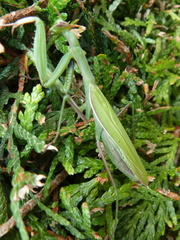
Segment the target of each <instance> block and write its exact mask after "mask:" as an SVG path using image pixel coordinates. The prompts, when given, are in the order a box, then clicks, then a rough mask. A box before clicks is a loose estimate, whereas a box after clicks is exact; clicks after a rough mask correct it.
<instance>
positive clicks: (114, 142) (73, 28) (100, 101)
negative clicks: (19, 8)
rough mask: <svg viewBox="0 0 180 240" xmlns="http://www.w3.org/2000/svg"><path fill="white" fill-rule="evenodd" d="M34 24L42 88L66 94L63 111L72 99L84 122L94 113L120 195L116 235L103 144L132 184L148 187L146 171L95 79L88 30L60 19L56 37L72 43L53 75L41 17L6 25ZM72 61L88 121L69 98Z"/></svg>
mask: <svg viewBox="0 0 180 240" xmlns="http://www.w3.org/2000/svg"><path fill="white" fill-rule="evenodd" d="M32 22H35V26H36V31H35V37H34V46H33V49H32V50H29V52H28V56H29V58H30V59H31V60H32V61H33V63H34V65H35V67H36V69H37V72H38V75H39V79H40V82H41V84H42V86H43V87H45V88H49V87H51V86H54V87H55V88H56V89H57V91H58V93H59V94H60V95H61V96H62V95H64V97H63V102H62V106H61V109H63V107H64V104H65V101H66V100H68V102H69V104H70V105H71V106H72V107H73V108H74V109H75V111H76V112H77V113H78V114H79V115H80V116H81V118H82V119H83V120H84V121H85V120H86V119H89V118H90V116H91V112H92V113H93V116H94V122H95V134H96V142H97V147H98V149H99V152H100V155H101V158H102V160H103V162H104V165H105V168H106V170H107V172H108V174H109V177H110V180H111V182H112V185H113V187H114V190H115V195H116V216H115V223H114V232H115V229H116V226H117V219H118V217H117V215H118V193H117V188H116V185H115V182H114V179H113V177H112V175H111V172H110V170H109V167H108V165H107V163H106V160H105V157H104V154H103V152H102V149H101V145H100V141H101V142H103V144H104V147H105V150H106V152H107V154H108V156H109V158H110V160H111V161H112V163H113V164H114V165H115V166H116V168H117V169H119V170H120V171H121V172H123V173H124V174H125V175H126V176H127V177H129V178H130V179H131V180H132V181H135V182H137V183H140V184H143V185H145V186H148V178H147V173H146V170H145V168H144V166H143V164H142V162H141V160H140V157H139V156H138V154H137V152H136V150H135V148H134V146H133V144H132V142H131V140H130V138H129V136H128V135H127V133H126V131H125V129H124V127H123V126H122V124H121V122H120V121H119V119H118V117H117V116H116V114H115V112H114V110H113V109H112V107H111V105H110V104H109V102H108V101H107V99H106V98H105V96H104V95H103V93H102V92H101V90H100V89H99V87H98V86H97V85H96V83H95V78H94V76H93V74H92V72H91V70H90V67H89V65H88V62H87V59H86V57H85V54H84V51H83V49H82V48H81V46H80V44H79V41H78V34H79V33H81V32H82V31H83V30H84V29H83V27H82V26H79V25H76V24H69V23H67V22H65V21H63V20H60V21H59V22H58V23H57V24H55V25H54V26H53V27H52V28H51V29H50V32H51V33H52V34H56V35H60V34H62V35H63V36H64V38H65V39H66V40H67V42H68V44H69V50H68V52H67V53H65V54H64V55H63V57H62V58H61V59H60V61H59V63H58V65H57V66H56V68H55V70H54V71H53V72H52V71H51V70H50V69H49V68H48V62H47V47H46V34H45V28H44V23H43V22H42V20H41V19H39V18H38V17H26V18H22V19H20V20H18V21H16V22H15V23H11V24H6V25H4V26H13V28H12V32H13V31H14V29H15V28H17V27H18V26H20V25H23V24H27V23H32ZM72 59H74V60H75V61H76V63H77V65H78V67H79V69H80V72H81V75H82V78H83V83H84V90H85V100H86V118H85V117H84V115H83V114H82V113H81V112H80V111H79V109H78V107H77V106H76V104H75V103H74V102H73V100H72V99H71V98H70V97H69V95H68V91H69V89H70V86H71V82H72V74H73V65H72V64H71V63H72V62H71V60H72ZM67 68H69V69H70V71H69V72H70V75H71V77H70V78H68V81H67V82H65V83H64V84H63V83H62V82H61V80H60V79H59V78H60V76H61V75H62V74H63V72H64V71H65V70H66V69H67ZM61 119H62V111H61V112H60V117H59V123H61ZM59 130H60V124H59V126H58V129H57V133H58V132H59ZM57 137H58V134H57V135H56V137H55V139H54V140H56V139H57ZM113 234H114V233H113Z"/></svg>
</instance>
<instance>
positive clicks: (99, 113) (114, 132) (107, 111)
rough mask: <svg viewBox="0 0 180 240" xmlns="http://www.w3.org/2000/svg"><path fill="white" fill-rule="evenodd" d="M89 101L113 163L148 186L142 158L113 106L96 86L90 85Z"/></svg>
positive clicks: (132, 177)
mask: <svg viewBox="0 0 180 240" xmlns="http://www.w3.org/2000/svg"><path fill="white" fill-rule="evenodd" d="M89 100H90V104H91V107H92V110H93V114H94V117H95V122H96V125H97V126H96V127H97V128H98V127H100V129H97V131H98V132H99V131H101V138H102V141H103V143H104V146H105V149H106V151H107V153H108V155H109V157H110V158H111V161H112V162H113V163H114V165H115V166H116V167H117V168H118V169H119V170H120V171H122V172H123V173H124V174H125V175H127V176H128V177H129V178H130V179H131V180H133V181H138V182H141V183H142V184H144V185H146V186H147V185H148V179H147V173H146V170H145V168H144V166H143V164H142V162H141V160H140V157H139V156H138V154H137V152H136V150H135V148H134V146H133V144H132V142H131V140H130V138H129V136H128V135H127V133H126V131H125V129H124V127H123V126H122V124H121V122H120V121H119V119H118V117H117V116H116V114H115V112H114V111H113V109H112V107H111V105H110V104H109V102H108V101H107V99H106V98H105V97H104V95H103V94H102V92H101V90H100V89H99V88H98V87H97V86H96V85H94V84H90V85H89ZM99 133H100V132H99Z"/></svg>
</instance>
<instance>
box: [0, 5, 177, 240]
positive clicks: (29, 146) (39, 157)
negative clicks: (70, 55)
mask: <svg viewBox="0 0 180 240" xmlns="http://www.w3.org/2000/svg"><path fill="white" fill-rule="evenodd" d="M78 2H79V3H81V6H80V7H79V5H78V3H72V1H69V0H66V1H55V0H51V1H48V7H47V8H46V9H45V11H44V12H43V13H47V14H43V20H44V22H45V24H46V27H47V28H46V29H48V28H50V27H52V25H53V24H54V22H55V21H56V20H58V19H59V15H58V12H59V13H60V14H61V15H60V16H61V18H63V19H67V21H70V22H72V21H73V20H74V19H79V22H78V24H80V25H84V26H86V28H87V29H88V30H87V31H85V32H83V33H82V37H81V38H80V42H81V46H82V48H83V49H84V50H85V51H86V57H87V59H88V63H89V65H90V68H91V70H92V72H93V74H94V76H95V79H96V84H97V85H98V86H99V87H100V88H101V89H102V92H103V93H104V95H105V96H106V98H107V99H108V100H109V102H110V104H111V105H112V106H113V108H114V110H115V112H116V113H117V114H118V113H119V112H120V109H121V108H123V107H124V106H125V105H126V104H128V103H129V102H132V104H131V105H130V106H129V107H128V109H126V111H125V112H124V113H123V114H122V115H121V116H120V119H121V122H122V124H123V126H124V127H125V129H126V131H127V133H128V135H129V136H130V138H131V139H132V141H133V144H134V146H135V147H136V149H137V151H138V154H139V155H140V157H141V160H142V162H143V164H144V166H145V168H146V170H147V171H148V175H149V176H151V178H154V180H152V182H149V188H145V187H143V186H137V185H134V184H133V183H132V182H131V181H130V180H129V179H128V178H127V177H125V176H124V175H123V174H122V173H120V172H119V171H117V169H116V168H115V166H114V165H113V164H112V163H110V161H109V159H108V156H105V157H106V159H107V162H108V165H109V167H110V170H111V172H112V174H113V177H114V180H115V182H116V185H117V192H118V199H119V216H118V218H119V219H118V220H119V221H118V226H117V230H116V234H115V239H124V240H126V239H132V240H136V239H138V240H139V239H143V240H153V239H157V240H159V239H165V238H167V239H168V238H169V239H171V238H174V239H180V224H179V223H178V222H179V211H180V205H179V195H180V191H179V178H180V171H179V167H178V166H179V152H178V151H177V149H178V146H179V126H180V94H179V86H180V77H179V73H180V71H179V59H180V54H179V50H180V41H179V33H180V28H179V21H180V20H179V15H178V8H176V7H175V5H176V4H178V3H177V1H167V2H166V1H155V2H154V3H153V2H151V3H150V1H145V0H138V1H132V0H128V1H121V0H114V1H105V0H101V1H100V2H98V1H94V2H91V1H85V2H82V1H81V2H80V1H78ZM30 4H32V3H31V2H28V1H14V2H13V1H3V2H2V3H1V12H2V14H3V13H8V12H10V11H12V10H16V9H23V8H25V7H26V6H29V5H30ZM40 14H41V13H40ZM127 16H128V17H127ZM29 29H30V28H28V27H27V26H26V27H24V30H22V29H21V30H18V31H15V33H14V35H13V37H12V36H11V34H10V30H9V29H7V28H5V29H3V30H2V31H1V33H0V34H1V36H2V37H1V38H2V43H3V44H5V45H6V48H7V49H8V47H9V49H10V50H12V49H16V51H17V49H19V50H18V51H20V52H18V53H16V54H15V56H16V57H13V58H12V56H11V55H10V53H9V51H7V52H5V53H4V54H2V58H3V59H2V63H3V64H2V65H1V66H0V85H1V87H0V157H1V162H0V164H1V168H0V170H1V175H2V176H3V177H2V178H1V180H2V181H1V184H0V192H1V199H0V209H1V214H0V223H1V224H2V223H3V222H5V221H6V220H7V217H8V216H11V215H13V217H14V218H15V219H16V226H17V227H18V230H17V229H15V230H14V231H15V235H16V237H15V235H14V238H15V239H23V240H24V239H53V240H54V239H57V237H64V238H68V237H71V238H78V239H88V238H89V239H105V238H107V235H108V236H110V238H111V236H113V222H114V218H115V200H116V194H115V193H114V188H113V187H112V186H111V183H110V181H109V179H108V176H107V173H106V172H105V171H104V165H103V163H102V161H101V159H99V156H98V151H97V147H96V143H95V133H94V132H95V127H94V122H93V121H92V122H88V123H84V122H82V121H81V120H80V119H79V118H78V116H77V114H76V113H75V112H74V110H73V109H72V108H71V106H70V105H69V104H66V107H65V110H64V112H63V116H62V124H61V129H60V132H59V135H58V138H57V141H56V142H55V143H54V144H53V145H54V146H55V147H56V148H57V149H58V152H56V151H53V150H52V151H49V150H48V151H46V152H43V150H44V148H45V146H46V144H48V143H49V142H51V140H53V139H54V137H55V134H56V129H57V125H58V120H59V110H60V109H61V103H62V96H63V94H62V95H59V93H58V92H57V90H56V89H55V88H48V89H42V86H41V85H40V84H39V80H38V79H37V76H38V74H37V71H36V70H35V68H34V67H33V65H32V62H30V61H29V63H28V64H29V72H28V74H29V76H30V79H28V81H27V83H25V84H24V90H23V92H19V91H18V83H17V79H18V78H19V73H20V70H19V69H20V65H19V64H18V63H19V59H20V57H21V54H22V51H24V50H25V49H26V47H25V46H28V45H27V42H26V40H25V37H27V36H28V38H31V36H32V35H33V31H32V30H31V29H30V30H29ZM105 31H109V34H110V35H111V36H110V35H107V34H105ZM106 33H107V32H106ZM89 36H91V37H89ZM12 39H13V40H12ZM31 42H33V39H32V41H31ZM120 43H121V45H118V44H120ZM47 46H48V47H47V49H48V51H47V52H48V59H47V61H48V67H49V69H52V70H53V69H54V68H55V66H56V65H57V64H58V62H59V60H60V58H61V57H62V56H63V54H64V53H66V52H67V49H68V46H67V43H66V41H65V39H64V38H63V37H62V36H59V37H57V36H56V37H55V36H49V35H48V37H47ZM28 54H29V55H31V54H32V53H31V52H29V53H28ZM4 59H8V61H7V62H4ZM31 60H32V61H33V59H31ZM128 60H131V62H130V61H128ZM64 76H65V75H64V74H63V75H62V76H61V77H60V79H61V81H62V82H63V83H64V81H65V79H66V77H64ZM31 78H32V79H37V80H32V79H31ZM73 78H74V81H73V83H72V86H71V89H70V91H69V95H71V96H72V98H73V100H74V101H75V102H76V103H77V104H78V106H80V105H82V106H80V108H81V109H82V110H84V105H83V103H84V88H83V86H82V85H83V82H82V76H81V75H80V71H79V70H78V69H77V67H76V66H75V72H74V76H73ZM63 169H65V170H66V171H67V172H68V177H67V178H66V180H65V181H64V182H63V183H62V186H60V188H59V189H58V190H57V191H58V193H57V192H56V193H53V196H49V194H48V191H49V188H50V183H51V180H53V179H54V177H55V175H56V174H58V173H59V172H60V171H61V170H63ZM39 174H43V175H45V176H47V178H46V183H45V186H44V191H43V193H44V195H43V196H44V198H43V201H39V200H37V199H35V198H34V197H33V195H32V194H31V196H30V197H31V198H34V200H35V201H36V202H37V205H38V206H37V208H35V209H34V210H32V211H31V213H28V215H27V216H26V217H25V219H24V222H23V219H22V217H21V216H20V210H19V209H20V207H21V206H22V205H23V203H24V202H25V201H26V200H28V199H29V197H28V196H26V197H25V196H24V197H25V199H23V200H19V199H17V198H18V193H19V191H20V190H21V189H22V188H23V187H24V186H26V185H28V186H30V185H33V181H34V177H35V176H37V175H39ZM9 189H10V193H9ZM20 192H21V191H20ZM15 197H16V198H15ZM7 199H10V200H7ZM15 200H16V201H15ZM9 201H10V203H9ZM8 205H10V209H9V207H8ZM27 225H28V226H30V227H31V230H30V231H32V233H35V234H34V236H31V237H30V236H28V233H27V231H26V226H27ZM17 232H19V233H20V235H21V238H20V236H19V235H17ZM51 233H53V234H56V235H55V236H54V235H51Z"/></svg>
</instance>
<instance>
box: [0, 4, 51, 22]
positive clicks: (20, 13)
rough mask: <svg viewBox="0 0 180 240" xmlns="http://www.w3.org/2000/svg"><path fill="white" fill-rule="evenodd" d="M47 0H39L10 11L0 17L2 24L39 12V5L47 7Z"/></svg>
mask: <svg viewBox="0 0 180 240" xmlns="http://www.w3.org/2000/svg"><path fill="white" fill-rule="evenodd" d="M47 3H48V1H47V0H39V1H38V3H36V4H33V5H32V6H29V7H27V8H24V9H20V10H17V11H14V12H10V13H8V14H6V15H4V16H2V17H0V24H7V23H12V22H15V21H17V20H18V19H20V18H24V17H28V16H32V15H35V14H36V13H37V12H38V7H40V8H45V7H46V6H47Z"/></svg>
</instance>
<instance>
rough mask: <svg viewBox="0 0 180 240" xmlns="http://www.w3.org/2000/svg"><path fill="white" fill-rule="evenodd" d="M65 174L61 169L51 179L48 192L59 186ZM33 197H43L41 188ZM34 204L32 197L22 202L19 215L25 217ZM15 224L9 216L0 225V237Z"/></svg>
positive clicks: (40, 198)
mask: <svg viewBox="0 0 180 240" xmlns="http://www.w3.org/2000/svg"><path fill="white" fill-rule="evenodd" d="M67 176H68V174H67V172H66V171H65V170H63V171H62V172H61V173H59V174H58V175H57V176H56V177H55V179H54V180H52V181H51V185H50V189H49V194H51V193H52V192H53V191H54V190H55V189H56V188H57V187H58V186H59V184H60V183H62V182H63V181H64V180H65V178H66V177H67ZM35 197H36V198H37V199H38V200H42V199H43V189H42V190H41V191H40V192H39V193H37V194H35ZM36 204H37V203H36V202H35V201H34V200H33V199H31V200H29V201H28V202H26V203H25V204H24V206H23V207H22V208H21V209H20V213H21V216H22V217H25V216H26V214H27V213H28V212H29V211H31V210H32V209H33V208H34V207H35V206H36ZM15 224H16V222H15V219H14V218H13V217H11V218H10V219H9V220H8V221H7V222H5V223H3V224H2V225H0V238H1V237H3V236H4V235H5V234H6V233H8V232H9V231H10V230H11V229H12V228H13V227H14V226H15Z"/></svg>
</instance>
